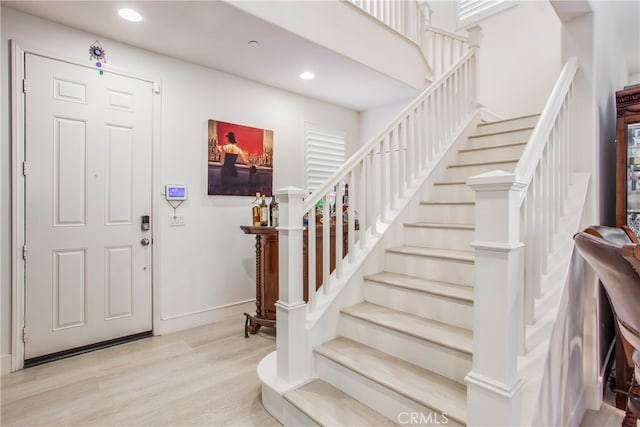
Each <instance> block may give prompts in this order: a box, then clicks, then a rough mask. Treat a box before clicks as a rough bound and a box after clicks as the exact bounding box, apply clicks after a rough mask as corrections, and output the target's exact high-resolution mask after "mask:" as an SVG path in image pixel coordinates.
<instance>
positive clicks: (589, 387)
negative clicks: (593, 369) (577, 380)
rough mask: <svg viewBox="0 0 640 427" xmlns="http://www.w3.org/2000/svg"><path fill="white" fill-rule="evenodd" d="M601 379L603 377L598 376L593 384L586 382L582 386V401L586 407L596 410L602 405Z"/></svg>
mask: <svg viewBox="0 0 640 427" xmlns="http://www.w3.org/2000/svg"><path fill="white" fill-rule="evenodd" d="M602 381H603V378H602V377H601V376H598V382H597V383H595V384H586V385H585V388H584V403H585V406H586V409H591V410H592V411H598V410H599V409H600V406H601V405H602Z"/></svg>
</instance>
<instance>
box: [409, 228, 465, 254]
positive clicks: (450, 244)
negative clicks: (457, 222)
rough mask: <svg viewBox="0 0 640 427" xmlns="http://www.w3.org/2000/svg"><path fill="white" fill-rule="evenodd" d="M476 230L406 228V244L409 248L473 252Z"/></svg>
mask: <svg viewBox="0 0 640 427" xmlns="http://www.w3.org/2000/svg"><path fill="white" fill-rule="evenodd" d="M473 236H474V230H468V229H455V228H434V227H409V226H405V227H404V243H405V245H407V246H420V247H426V248H438V249H450V250H454V251H467V252H471V251H472V250H473V248H471V246H469V244H470V243H471V242H472V241H473Z"/></svg>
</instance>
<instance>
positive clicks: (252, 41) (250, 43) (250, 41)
mask: <svg viewBox="0 0 640 427" xmlns="http://www.w3.org/2000/svg"><path fill="white" fill-rule="evenodd" d="M247 44H248V45H249V46H251V47H258V45H259V44H260V43H259V42H258V41H257V40H249V42H248V43H247Z"/></svg>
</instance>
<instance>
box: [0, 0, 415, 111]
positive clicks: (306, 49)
mask: <svg viewBox="0 0 640 427" xmlns="http://www.w3.org/2000/svg"><path fill="white" fill-rule="evenodd" d="M2 5H3V6H7V7H11V8H13V9H17V10H20V11H23V12H26V13H29V14H31V15H35V16H39V17H42V18H45V19H48V20H51V21H54V22H58V23H61V24H64V25H67V26H69V27H74V28H77V29H80V30H83V31H86V32H89V33H92V34H95V35H96V37H100V38H108V39H112V40H116V41H119V42H122V43H126V44H129V45H133V46H136V47H140V48H143V49H146V50H149V51H153V52H156V53H159V54H163V55H168V56H171V57H174V58H179V59H182V60H185V61H188V62H191V63H194V64H199V65H203V66H206V67H209V68H213V69H217V70H220V71H224V72H227V73H230V74H233V75H237V76H240V77H244V78H246V79H249V80H253V81H256V82H260V83H264V84H267V85H270V86H274V87H277V88H280V89H284V90H288V91H291V92H295V93H298V94H301V95H304V96H308V97H312V98H317V99H320V100H323V101H327V102H330V103H333V104H337V105H341V106H345V107H348V108H351V109H354V110H357V111H362V110H367V109H370V108H374V107H378V106H382V105H386V104H390V103H394V102H399V101H404V100H407V99H409V98H413V97H415V96H416V95H417V93H418V91H417V90H416V89H414V88H412V87H410V86H408V85H406V84H403V83H401V82H399V81H397V80H394V79H392V78H390V77H388V76H385V75H383V74H381V73H379V72H376V71H374V70H373V69H371V68H368V67H366V66H364V65H362V64H360V63H357V62H355V61H353V60H350V59H348V58H345V57H344V56H342V55H339V54H337V53H335V52H333V51H331V50H329V49H326V48H324V47H321V46H319V45H317V44H315V43H313V42H310V41H308V40H305V39H303V38H301V37H299V36H296V35H294V34H292V33H290V32H288V31H286V30H284V29H282V28H280V27H277V26H274V25H272V24H270V23H267V22H266V21H263V20H261V19H258V18H256V17H254V16H252V15H249V14H247V13H246V12H243V11H241V10H239V9H237V8H235V7H233V6H232V5H230V4H229V3H227V2H223V1H138V2H122V1H97V2H94V1H2ZM122 7H129V8H133V9H135V10H137V11H138V12H139V13H140V14H141V15H142V16H143V20H142V21H141V22H139V23H132V22H127V21H124V20H123V19H121V18H120V17H119V16H118V14H117V10H118V9H119V8H122ZM252 40H255V41H257V42H258V45H257V46H256V45H255V44H253V45H250V44H249V41H252ZM103 46H104V47H105V50H106V51H107V53H108V52H109V50H108V46H107V45H105V43H104V42H103ZM303 71H313V72H314V73H315V74H316V78H315V79H314V80H310V81H305V80H302V79H300V78H299V74H300V73H301V72H303ZM372 88H375V90H372Z"/></svg>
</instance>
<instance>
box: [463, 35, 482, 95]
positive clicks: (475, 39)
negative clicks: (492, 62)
mask: <svg viewBox="0 0 640 427" xmlns="http://www.w3.org/2000/svg"><path fill="white" fill-rule="evenodd" d="M467 34H468V35H467V40H468V42H469V50H470V51H472V50H475V51H476V54H475V57H474V59H473V61H472V63H471V64H472V65H471V66H472V68H473V70H472V73H471V78H470V79H469V80H470V83H471V86H472V87H471V98H472V100H473V101H474V102H475V103H477V104H480V40H481V39H482V28H481V27H480V26H479V25H474V26H473V27H471V28H468V29H467Z"/></svg>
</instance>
